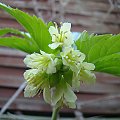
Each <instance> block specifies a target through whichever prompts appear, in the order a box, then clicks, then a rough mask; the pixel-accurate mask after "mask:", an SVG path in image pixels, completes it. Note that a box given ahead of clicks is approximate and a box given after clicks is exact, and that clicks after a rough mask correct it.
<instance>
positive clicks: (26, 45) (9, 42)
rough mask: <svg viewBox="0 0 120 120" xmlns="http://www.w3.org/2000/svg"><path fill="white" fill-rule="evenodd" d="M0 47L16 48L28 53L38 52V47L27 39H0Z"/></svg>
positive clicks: (13, 37) (12, 37)
mask: <svg viewBox="0 0 120 120" xmlns="http://www.w3.org/2000/svg"><path fill="white" fill-rule="evenodd" d="M0 46H7V47H11V48H15V49H18V50H21V51H24V52H27V53H33V51H37V49H36V47H35V46H34V45H32V44H31V43H30V42H29V41H27V40H26V39H25V38H19V37H15V36H11V37H3V38H0Z"/></svg>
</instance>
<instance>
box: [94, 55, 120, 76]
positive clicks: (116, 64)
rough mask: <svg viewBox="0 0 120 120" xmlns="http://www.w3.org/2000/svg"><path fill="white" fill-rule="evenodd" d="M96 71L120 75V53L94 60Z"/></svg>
mask: <svg viewBox="0 0 120 120" xmlns="http://www.w3.org/2000/svg"><path fill="white" fill-rule="evenodd" d="M94 64H95V65H96V71H100V72H107V73H110V74H114V75H117V76H120V53H115V54H112V55H108V56H105V57H103V58H100V59H98V60H96V61H95V62H94Z"/></svg>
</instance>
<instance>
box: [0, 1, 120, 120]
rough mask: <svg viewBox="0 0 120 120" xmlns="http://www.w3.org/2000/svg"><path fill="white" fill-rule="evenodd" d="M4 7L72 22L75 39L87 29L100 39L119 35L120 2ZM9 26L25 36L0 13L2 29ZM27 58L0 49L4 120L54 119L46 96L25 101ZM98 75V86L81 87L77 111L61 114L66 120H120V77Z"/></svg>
mask: <svg viewBox="0 0 120 120" xmlns="http://www.w3.org/2000/svg"><path fill="white" fill-rule="evenodd" d="M0 2H2V3H4V4H6V5H10V6H11V7H14V8H19V9H21V10H23V11H25V12H28V13H29V14H31V15H33V14H35V15H36V16H38V17H40V18H42V19H43V20H44V21H45V22H49V21H51V20H52V21H55V22H57V23H60V22H71V23H72V32H73V33H74V36H75V37H78V35H79V34H80V32H82V31H83V30H87V31H88V32H89V33H97V34H104V33H112V34H118V33H119V32H120V0H0ZM5 27H12V28H17V29H20V30H23V31H24V29H23V28H22V27H21V26H20V25H19V24H18V23H17V22H16V20H15V19H14V18H12V17H11V16H10V15H8V14H7V13H6V12H5V11H3V10H1V9H0V28H5ZM25 55H26V54H25V53H23V52H20V51H17V50H13V49H9V48H5V47H0V109H1V111H0V119H1V120H7V119H10V118H14V119H15V120H17V119H19V120H32V119H34V120H49V117H50V116H51V110H52V108H51V106H49V105H48V104H46V103H45V102H44V100H43V98H42V94H41V95H39V96H36V97H34V98H30V99H28V98H24V96H23V88H24V86H25V84H24V78H23V73H24V71H25V69H26V68H25V65H24V64H23V59H24V57H25ZM96 76H97V82H96V84H94V85H84V84H82V85H81V91H80V92H79V93H77V96H78V101H77V109H74V110H72V109H68V108H63V109H62V110H61V112H60V114H59V115H60V116H61V117H63V118H64V120H67V119H68V120H84V119H85V120H99V119H100V120H103V119H104V120H120V78H119V77H115V76H111V75H108V74H101V73H96ZM3 113H6V114H7V115H5V114H3ZM13 114H15V115H13ZM16 115H20V117H18V116H16ZM23 115H25V116H24V117H23ZM29 116H30V117H29ZM46 117H47V118H46ZM11 120H12V119H11Z"/></svg>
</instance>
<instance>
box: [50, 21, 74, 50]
mask: <svg viewBox="0 0 120 120" xmlns="http://www.w3.org/2000/svg"><path fill="white" fill-rule="evenodd" d="M70 29H71V23H63V24H62V26H61V28H60V30H58V28H57V25H56V26H55V27H54V26H50V28H49V32H50V34H51V36H52V42H53V43H52V44H49V47H50V48H51V49H56V48H57V47H59V46H63V47H68V46H71V45H72V44H73V43H74V41H73V36H72V33H71V31H70Z"/></svg>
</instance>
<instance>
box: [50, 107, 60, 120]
mask: <svg viewBox="0 0 120 120" xmlns="http://www.w3.org/2000/svg"><path fill="white" fill-rule="evenodd" d="M59 110H60V108H59V107H58V108H53V113H52V119H51V120H57V116H58V112H59Z"/></svg>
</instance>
